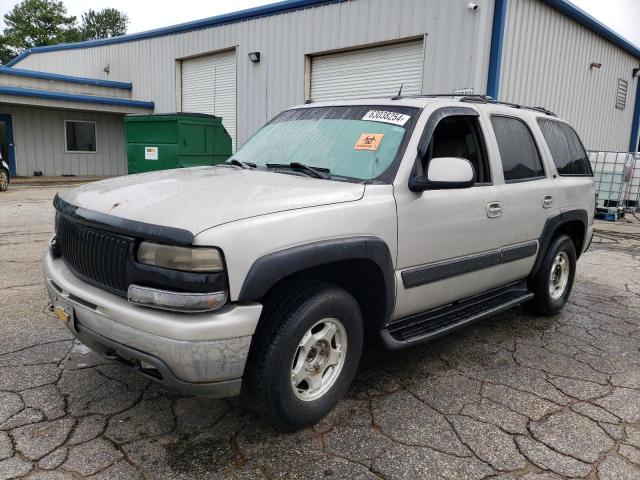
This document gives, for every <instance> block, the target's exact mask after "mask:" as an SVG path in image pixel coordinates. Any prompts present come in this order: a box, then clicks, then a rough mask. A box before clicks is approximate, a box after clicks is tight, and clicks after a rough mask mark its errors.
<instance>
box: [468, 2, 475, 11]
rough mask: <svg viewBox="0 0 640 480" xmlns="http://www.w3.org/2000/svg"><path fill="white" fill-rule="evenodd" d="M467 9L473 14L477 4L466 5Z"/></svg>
mask: <svg viewBox="0 0 640 480" xmlns="http://www.w3.org/2000/svg"><path fill="white" fill-rule="evenodd" d="M467 8H468V9H469V10H471V11H472V12H475V11H476V10H478V4H477V3H473V2H471V3H469V5H467Z"/></svg>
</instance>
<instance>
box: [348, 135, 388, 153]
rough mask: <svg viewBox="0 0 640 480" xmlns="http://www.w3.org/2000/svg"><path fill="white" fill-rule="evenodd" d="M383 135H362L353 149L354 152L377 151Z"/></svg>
mask: <svg viewBox="0 0 640 480" xmlns="http://www.w3.org/2000/svg"><path fill="white" fill-rule="evenodd" d="M382 137H384V133H363V134H362V135H360V138H359V139H358V141H357V142H356V144H355V146H354V147H353V149H354V150H378V147H379V146H380V142H381V141H382Z"/></svg>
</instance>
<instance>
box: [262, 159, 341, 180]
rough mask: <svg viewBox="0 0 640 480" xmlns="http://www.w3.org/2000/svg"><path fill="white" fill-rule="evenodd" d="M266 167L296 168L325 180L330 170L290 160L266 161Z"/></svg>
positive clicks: (329, 174) (329, 176)
mask: <svg viewBox="0 0 640 480" xmlns="http://www.w3.org/2000/svg"><path fill="white" fill-rule="evenodd" d="M266 167H267V168H291V169H292V170H298V171H301V172H304V173H306V174H307V175H309V176H312V177H316V178H322V179H323V180H327V179H329V178H331V170H329V169H328V168H322V167H310V166H308V165H305V164H304V163H299V162H291V163H267V165H266Z"/></svg>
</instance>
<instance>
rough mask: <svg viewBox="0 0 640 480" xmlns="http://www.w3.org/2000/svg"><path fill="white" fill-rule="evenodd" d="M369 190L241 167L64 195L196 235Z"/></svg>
mask: <svg viewBox="0 0 640 480" xmlns="http://www.w3.org/2000/svg"><path fill="white" fill-rule="evenodd" d="M364 188H365V187H364V185H360V184H355V183H346V182H337V181H331V180H321V179H317V178H311V177H303V176H298V175H288V174H282V173H276V172H266V171H260V170H245V169H240V168H237V167H226V166H224V167H223V166H218V167H196V168H185V169H177V170H164V171H160V172H151V173H143V174H138V175H128V176H124V177H118V178H112V179H109V180H103V181H100V182H96V183H90V184H87V185H84V186H82V187H78V188H74V189H72V190H68V191H66V192H63V193H62V194H60V197H61V198H62V199H63V200H65V201H66V202H68V203H71V204H72V205H75V206H77V207H82V208H85V209H88V210H93V211H96V212H101V213H107V214H109V215H114V216H117V217H121V218H126V219H128V220H134V221H138V222H145V223H151V224H155V225H163V226H167V227H176V228H182V229H185V230H188V231H190V232H191V233H193V234H194V235H197V234H198V233H200V232H202V231H203V230H206V229H207V228H211V227H214V226H216V225H221V224H223V223H227V222H232V221H234V220H241V219H244V218H249V217H255V216H258V215H265V214H268V213H275V212H282V211H285V210H293V209H298V208H305V207H314V206H319V205H328V204H332V203H342V202H351V201H355V200H359V199H360V198H362V195H363V194H364Z"/></svg>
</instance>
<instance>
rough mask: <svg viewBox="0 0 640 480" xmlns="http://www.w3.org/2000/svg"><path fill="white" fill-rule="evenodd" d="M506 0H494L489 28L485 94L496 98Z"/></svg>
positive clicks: (505, 18)
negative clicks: (491, 21) (491, 23)
mask: <svg viewBox="0 0 640 480" xmlns="http://www.w3.org/2000/svg"><path fill="white" fill-rule="evenodd" d="M507 1H508V0H495V6H494V9H493V26H492V30H491V50H490V53H489V75H488V77H487V95H489V96H490V97H493V98H495V99H496V100H497V99H498V94H499V93H500V67H501V65H502V45H503V43H504V27H505V23H506V21H507Z"/></svg>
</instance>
